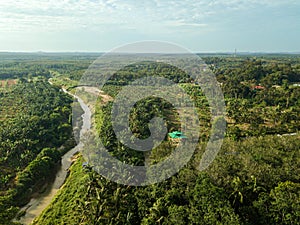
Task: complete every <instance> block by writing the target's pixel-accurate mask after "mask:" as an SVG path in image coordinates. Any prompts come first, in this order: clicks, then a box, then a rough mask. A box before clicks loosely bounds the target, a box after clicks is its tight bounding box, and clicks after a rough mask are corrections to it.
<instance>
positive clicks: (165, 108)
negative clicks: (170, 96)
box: [0, 54, 300, 225]
mask: <svg viewBox="0 0 300 225" xmlns="http://www.w3.org/2000/svg"><path fill="white" fill-rule="evenodd" d="M201 56H202V58H203V60H204V61H205V62H206V63H207V65H208V67H209V68H210V70H211V71H213V72H214V74H215V75H216V77H217V80H218V85H219V86H220V87H221V89H222V90H223V93H224V97H225V102H226V111H227V112H226V121H227V130H226V137H225V140H224V142H223V145H222V148H221V150H220V151H219V153H218V155H217V157H216V159H215V160H214V161H213V163H212V164H211V165H210V166H209V168H208V169H206V170H204V171H201V172H200V171H198V170H197V166H198V165H199V162H200V160H201V157H202V155H203V152H204V151H205V148H206V145H207V142H208V140H209V137H210V129H211V126H212V124H211V123H212V121H211V114H210V110H209V104H208V101H207V99H206V97H205V95H204V94H203V92H202V90H201V88H200V87H199V86H198V85H197V84H195V81H194V80H193V79H192V78H190V77H189V75H188V74H186V73H185V72H183V71H181V70H178V69H177V68H174V67H172V66H170V65H168V64H164V63H161V62H142V63H141V64H139V66H136V65H129V66H127V67H125V68H123V69H122V70H119V71H117V73H116V74H115V75H114V76H112V77H111V79H110V80H109V81H108V82H107V84H106V85H105V86H104V87H103V88H102V90H103V91H104V92H105V93H106V94H108V95H110V96H112V97H115V96H117V94H118V93H119V92H120V90H121V89H122V87H124V86H125V85H127V84H130V83H131V82H132V81H134V80H136V79H138V78H141V77H145V76H153V75H155V76H161V77H165V78H167V79H169V80H172V81H173V82H175V83H178V84H179V86H180V87H182V88H183V89H184V90H185V91H186V93H187V94H188V95H189V96H191V98H192V100H193V101H194V103H195V106H196V107H197V113H198V116H199V120H200V127H199V129H200V130H201V136H200V139H199V143H198V146H197V149H196V151H195V153H194V155H193V158H192V160H191V161H190V162H189V163H188V164H187V165H186V166H185V167H184V168H183V169H181V170H180V171H179V172H178V173H177V174H175V175H174V176H172V177H171V178H169V179H167V180H165V181H163V182H161V183H157V184H153V185H148V186H142V187H134V186H127V185H121V184H117V183H114V182H112V181H110V180H108V179H106V178H105V177H103V176H101V175H99V174H98V173H96V172H94V170H93V165H92V163H91V164H87V163H89V162H87V161H88V159H86V158H84V157H83V156H82V154H80V153H78V154H77V156H76V161H75V162H74V164H73V165H72V166H71V168H70V174H69V176H68V178H67V180H66V182H65V185H64V186H63V187H62V188H61V190H60V192H59V193H58V195H57V196H56V197H55V198H54V199H53V201H52V203H51V204H50V205H49V207H48V208H47V209H46V210H45V211H43V213H42V214H41V215H40V216H39V217H38V218H36V219H35V221H34V222H33V223H34V224H245V225H248V224H249V225H250V224H251V225H252V224H253V225H254V224H299V221H300V213H299V212H300V177H299V174H300V173H299V172H300V166H299V165H300V151H299V149H300V136H299V128H300V122H299V121H300V118H299V117H300V87H299V84H300V56H298V55H240V56H237V57H232V56H231V55H213V54H212V55H201ZM1 57H3V58H5V60H2V61H3V62H2V65H1V66H2V67H3V68H4V69H3V73H2V76H0V77H1V79H2V80H5V82H2V83H3V85H2V88H1V92H0V98H1V101H0V104H1V124H3V125H2V126H1V131H0V135H1V136H0V137H1V139H0V153H1V155H0V163H1V164H0V168H1V186H0V188H1V193H2V195H1V201H0V212H1V215H0V223H1V224H8V223H9V222H8V221H9V220H10V219H11V218H13V217H14V216H15V215H16V213H17V211H18V208H17V207H18V206H20V205H22V204H24V203H25V202H26V201H28V198H29V197H30V194H31V193H32V192H34V186H36V185H37V186H38V184H39V183H40V182H41V181H42V180H45V179H46V180H47V179H48V178H47V177H48V176H49V170H52V168H54V167H55V165H57V161H59V159H60V156H61V154H62V152H61V151H59V150H58V147H59V146H61V145H63V144H64V143H65V142H66V141H67V140H69V139H70V133H71V129H72V128H71V117H70V113H71V112H70V104H71V99H70V97H68V96H67V95H65V94H63V93H62V92H61V91H60V90H59V88H57V87H55V85H54V86H53V85H52V86H51V85H50V84H49V83H47V82H46V80H45V79H48V78H50V77H51V81H53V83H54V84H56V85H57V86H63V87H64V88H68V89H69V90H71V91H72V90H73V92H74V91H75V87H76V85H77V84H78V83H80V78H81V76H82V75H83V74H84V71H85V70H86V69H87V67H88V65H89V63H91V62H92V60H93V59H95V57H96V55H93V54H91V55H76V54H74V55H51V54H50V55H43V56H40V55H39V56H32V55H25V56H24V55H21V56H19V58H18V56H15V55H12V56H7V55H6V56H5V55H4V56H3V55H1ZM25 69H26V70H25ZM22 70H24V71H25V72H24V73H22V72H21V71H22ZM10 71H11V75H9V74H10ZM41 77H43V78H41ZM9 80H17V84H14V82H12V83H13V84H11V85H10V82H8V81H9ZM12 102H13V103H14V104H12ZM112 104H113V103H112V101H108V102H104V101H101V98H99V99H98V100H97V105H96V107H95V113H94V115H93V118H94V122H95V124H94V125H95V126H94V127H95V129H96V131H97V135H99V137H100V140H101V141H102V143H104V145H105V147H106V148H107V149H108V150H109V153H110V154H111V155H113V156H114V157H116V158H118V159H119V160H121V161H123V162H126V163H128V164H131V165H144V164H145V162H146V163H148V164H150V165H153V164H156V163H158V162H160V161H162V160H164V159H165V158H166V157H167V156H168V155H170V154H171V153H172V151H173V150H174V148H175V147H176V145H177V144H178V143H177V142H174V141H173V140H170V138H168V137H165V139H164V141H163V142H162V143H161V145H160V146H158V147H156V148H154V149H153V150H152V151H149V152H145V153H142V152H137V151H135V150H132V149H130V148H128V147H126V146H124V145H123V144H122V143H120V142H119V141H118V140H117V138H116V136H115V134H114V131H113V128H112V124H111V113H110V112H111V109H112ZM155 116H159V117H162V118H164V120H165V121H166V125H167V129H168V131H169V132H172V131H175V130H179V129H180V125H181V123H180V120H179V118H178V114H177V113H176V110H175V109H174V107H173V106H172V102H167V101H165V100H163V99H160V98H155V97H150V98H146V99H143V100H141V101H139V102H138V103H137V104H136V105H135V106H134V107H133V109H132V110H131V113H130V128H131V130H132V132H133V133H134V135H135V136H136V137H138V138H141V139H144V138H147V137H149V135H150V134H151V133H150V131H149V127H148V123H149V121H150V120H151V119H152V118H153V117H155ZM33 131H34V132H33ZM83 165H84V166H83ZM50 174H51V172H50ZM16 202H18V204H15V203H16Z"/></svg>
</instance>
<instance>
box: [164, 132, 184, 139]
mask: <svg viewBox="0 0 300 225" xmlns="http://www.w3.org/2000/svg"><path fill="white" fill-rule="evenodd" d="M168 134H169V137H170V138H172V139H186V138H187V137H186V136H185V135H184V134H183V133H182V132H181V131H174V132H172V133H168Z"/></svg>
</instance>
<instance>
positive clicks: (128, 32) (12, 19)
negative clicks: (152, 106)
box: [0, 0, 300, 52]
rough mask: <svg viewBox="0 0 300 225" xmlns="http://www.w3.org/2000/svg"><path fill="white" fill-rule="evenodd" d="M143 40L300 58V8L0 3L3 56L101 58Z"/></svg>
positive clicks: (244, 0) (259, 3)
mask: <svg viewBox="0 0 300 225" xmlns="http://www.w3.org/2000/svg"><path fill="white" fill-rule="evenodd" d="M143 40H161V41H167V42H172V43H177V44H179V45H181V46H183V47H185V48H187V49H189V50H191V51H193V52H232V51H234V49H235V48H236V49H237V50H238V51H251V52H300V1H299V0H285V1H284V0H48V1H44V0H8V1H0V51H52V52H53V51H85V52H99V51H101V52H102V51H109V50H110V49H112V48H115V47H117V46H120V45H124V44H127V43H130V42H136V41H143Z"/></svg>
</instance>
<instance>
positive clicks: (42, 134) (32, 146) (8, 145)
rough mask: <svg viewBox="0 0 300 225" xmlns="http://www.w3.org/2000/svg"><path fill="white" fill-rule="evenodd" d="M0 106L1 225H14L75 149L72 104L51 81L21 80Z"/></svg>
mask: <svg viewBox="0 0 300 225" xmlns="http://www.w3.org/2000/svg"><path fill="white" fill-rule="evenodd" d="M0 102H1V109H0V115H1V127H0V169H1V174H0V208H1V210H0V223H1V224H8V223H9V221H10V220H11V219H12V218H13V217H14V216H15V214H16V212H17V207H19V206H22V205H24V204H26V203H27V202H28V201H29V200H30V196H31V195H32V194H33V193H35V192H37V191H38V190H39V188H40V187H41V186H43V185H44V184H45V183H47V182H50V180H51V177H52V176H53V175H55V171H56V168H57V165H58V163H59V161H60V157H61V155H62V154H63V152H64V151H66V150H67V149H68V148H70V146H72V145H73V144H72V143H71V142H70V140H69V139H70V138H71V131H72V127H71V125H70V122H71V115H70V114H71V105H70V104H71V102H72V99H71V98H70V97H69V96H67V95H66V94H64V93H62V92H60V91H59V89H58V88H55V87H53V86H51V85H50V84H49V83H48V82H47V81H46V80H41V79H39V80H36V81H30V82H28V81H27V80H25V79H20V81H19V82H18V84H16V85H14V86H9V87H8V88H5V90H2V91H1V92H0ZM61 145H65V149H61V150H58V148H59V147H60V146H61Z"/></svg>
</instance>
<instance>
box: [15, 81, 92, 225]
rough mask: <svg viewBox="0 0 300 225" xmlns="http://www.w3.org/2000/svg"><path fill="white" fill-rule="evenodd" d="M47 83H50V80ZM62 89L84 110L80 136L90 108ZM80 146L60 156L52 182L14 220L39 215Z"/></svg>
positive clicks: (86, 127)
mask: <svg viewBox="0 0 300 225" xmlns="http://www.w3.org/2000/svg"><path fill="white" fill-rule="evenodd" d="M49 83H50V84H51V82H49ZM63 91H64V92H66V93H68V94H70V95H71V96H73V97H75V98H76V99H77V100H78V102H79V104H80V106H81V108H82V109H83V111H84V114H83V115H82V120H83V125H82V127H81V130H80V137H82V135H83V134H84V133H85V132H86V131H87V130H89V129H90V128H91V110H90V109H89V107H88V105H86V104H85V103H84V102H83V100H82V99H81V98H79V97H78V96H75V95H73V94H71V93H69V92H67V91H66V90H64V89H63ZM80 147H81V143H79V144H78V145H77V146H75V147H74V148H73V149H71V150H70V151H68V152H67V153H66V154H65V155H63V156H62V159H61V166H60V168H59V170H58V172H57V174H56V177H55V179H54V182H53V183H52V184H51V185H50V186H49V187H48V188H46V191H45V192H44V193H42V194H39V195H38V196H36V197H35V198H32V199H31V200H30V202H29V203H28V204H27V205H25V206H24V207H23V208H22V209H21V211H24V212H25V215H24V216H22V217H21V218H20V220H18V221H16V222H19V223H21V224H25V225H27V224H30V223H31V222H32V221H33V220H34V218H35V217H37V216H39V215H40V214H41V213H42V211H43V210H44V209H45V208H46V207H47V206H48V205H49V204H50V203H51V201H52V199H53V198H54V196H55V195H56V194H57V192H58V190H59V189H60V188H61V186H62V185H63V184H64V182H65V180H66V177H67V174H68V170H69V168H70V166H71V164H72V158H73V156H74V155H75V154H76V153H77V152H78V151H79V150H80Z"/></svg>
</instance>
